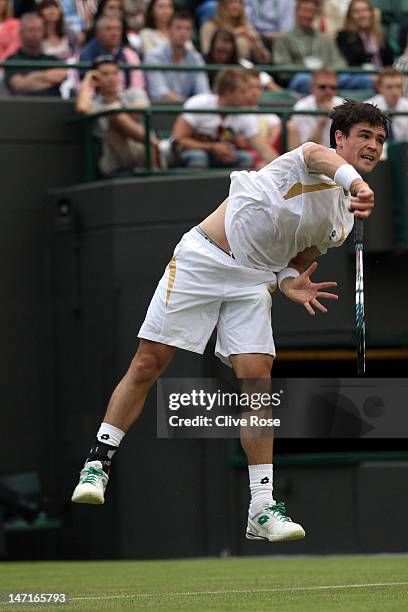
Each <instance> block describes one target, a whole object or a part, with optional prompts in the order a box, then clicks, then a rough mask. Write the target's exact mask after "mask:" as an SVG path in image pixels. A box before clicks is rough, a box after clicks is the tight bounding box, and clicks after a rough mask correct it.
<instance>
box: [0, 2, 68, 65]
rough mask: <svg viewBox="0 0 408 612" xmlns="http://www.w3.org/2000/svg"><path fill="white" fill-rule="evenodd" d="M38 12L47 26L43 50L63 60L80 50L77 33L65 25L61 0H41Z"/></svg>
mask: <svg viewBox="0 0 408 612" xmlns="http://www.w3.org/2000/svg"><path fill="white" fill-rule="evenodd" d="M0 2H1V0H0ZM38 12H39V14H40V17H41V18H42V20H43V22H44V28H45V34H44V40H43V43H42V50H43V52H44V53H47V54H48V55H55V57H58V58H59V59H61V60H66V59H68V58H70V57H72V56H73V55H75V53H76V52H77V51H78V50H79V41H78V38H77V35H76V33H75V32H74V31H73V30H70V29H69V28H66V27H65V25H64V15H63V12H62V9H61V4H60V3H59V0H41V2H40V4H39V5H38Z"/></svg>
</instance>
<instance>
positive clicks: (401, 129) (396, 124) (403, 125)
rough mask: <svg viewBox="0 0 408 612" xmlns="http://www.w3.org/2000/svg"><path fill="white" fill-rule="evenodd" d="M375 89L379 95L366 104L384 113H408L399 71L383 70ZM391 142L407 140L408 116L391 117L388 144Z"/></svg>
mask: <svg viewBox="0 0 408 612" xmlns="http://www.w3.org/2000/svg"><path fill="white" fill-rule="evenodd" d="M377 89H378V92H379V93H378V94H377V95H376V96H374V97H373V98H370V100H367V102H371V104H374V105H375V106H378V108H379V109H380V110H382V111H386V112H387V111H407V112H408V98H406V97H405V96H404V95H403V92H404V75H403V74H402V73H401V72H400V71H399V70H397V69H396V68H384V70H383V71H382V72H381V73H380V75H379V77H378V83H377ZM393 140H408V115H406V116H404V115H399V116H396V117H391V133H390V136H389V142H392V141H393Z"/></svg>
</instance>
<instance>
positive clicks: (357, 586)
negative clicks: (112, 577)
mask: <svg viewBox="0 0 408 612" xmlns="http://www.w3.org/2000/svg"><path fill="white" fill-rule="evenodd" d="M404 585H408V582H371V583H366V584H327V585H323V586H304V587H287V588H275V589H248V590H240V589H234V590H229V591H228V590H225V591H179V592H174V591H173V592H172V591H170V592H168V593H135V594H134V595H100V596H95V597H93V596H90V597H70V598H69V601H79V600H81V601H82V600H85V599H88V600H97V599H126V598H128V599H129V598H131V597H135V598H137V597H139V598H142V597H180V596H187V597H189V596H191V595H249V594H251V593H290V592H295V591H322V590H324V589H326V590H327V589H363V588H370V587H384V586H385V587H386V586H404Z"/></svg>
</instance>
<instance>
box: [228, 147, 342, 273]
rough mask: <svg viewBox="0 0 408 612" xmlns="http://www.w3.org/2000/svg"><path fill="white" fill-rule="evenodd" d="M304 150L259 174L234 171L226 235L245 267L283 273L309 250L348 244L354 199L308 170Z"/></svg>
mask: <svg viewBox="0 0 408 612" xmlns="http://www.w3.org/2000/svg"><path fill="white" fill-rule="evenodd" d="M311 144H314V143H310V142H308V143H305V144H303V145H302V146H300V147H298V148H297V149H294V150H293V151H290V152H289V153H285V154H284V155H281V156H280V157H278V158H277V159H275V160H274V161H273V162H271V163H270V164H268V165H267V166H265V167H264V168H262V170H260V171H259V172H254V171H252V172H247V171H242V172H232V173H231V186H230V192H229V200H228V206H227V212H226V217H225V231H226V235H227V239H228V242H229V245H230V247H231V251H232V253H233V254H234V257H235V258H236V260H237V261H238V262H239V263H240V264H241V265H244V266H248V267H250V268H256V269H259V270H272V271H274V272H278V271H279V270H282V269H283V268H286V267H287V265H288V263H289V262H290V260H291V259H293V258H294V257H295V256H296V255H297V254H298V253H301V252H302V251H304V250H305V249H306V248H307V247H312V246H315V247H317V248H318V249H319V251H320V253H322V254H323V253H326V252H327V249H329V248H331V247H337V246H340V245H341V244H343V242H344V241H345V239H346V238H347V236H348V235H349V233H350V232H351V230H352V228H353V224H354V215H353V214H352V213H351V212H350V211H349V210H348V204H349V202H350V194H349V193H348V192H346V191H345V190H344V189H343V188H342V187H341V186H340V185H338V184H336V183H335V182H334V181H333V180H332V179H330V178H329V177H327V176H325V175H324V174H317V173H314V172H311V171H310V170H309V169H308V167H307V166H306V163H305V160H304V157H303V149H304V148H305V147H307V146H310V145H311Z"/></svg>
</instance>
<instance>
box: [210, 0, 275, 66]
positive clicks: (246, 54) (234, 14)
mask: <svg viewBox="0 0 408 612" xmlns="http://www.w3.org/2000/svg"><path fill="white" fill-rule="evenodd" d="M220 28H222V29H223V30H230V32H232V33H233V34H234V36H235V39H236V41H237V49H238V58H239V59H241V58H244V59H249V60H253V61H254V62H257V63H260V64H262V63H267V62H269V59H270V55H269V51H268V49H267V48H266V47H265V45H264V44H263V42H262V39H261V36H260V35H259V34H258V32H257V31H256V30H254V28H253V27H252V26H251V25H250V23H249V22H248V19H247V17H246V14H245V4H244V0H218V5H217V9H216V11H215V16H214V19H212V20H211V21H206V22H205V23H204V25H203V26H202V27H201V30H200V45H201V51H202V52H203V54H204V55H206V54H207V53H208V51H209V49H210V42H211V39H212V37H213V35H214V32H215V31H216V30H218V29H220Z"/></svg>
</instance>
